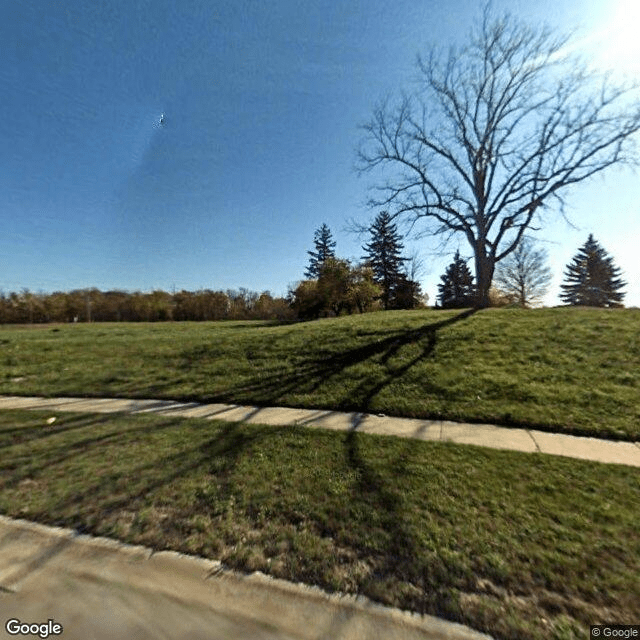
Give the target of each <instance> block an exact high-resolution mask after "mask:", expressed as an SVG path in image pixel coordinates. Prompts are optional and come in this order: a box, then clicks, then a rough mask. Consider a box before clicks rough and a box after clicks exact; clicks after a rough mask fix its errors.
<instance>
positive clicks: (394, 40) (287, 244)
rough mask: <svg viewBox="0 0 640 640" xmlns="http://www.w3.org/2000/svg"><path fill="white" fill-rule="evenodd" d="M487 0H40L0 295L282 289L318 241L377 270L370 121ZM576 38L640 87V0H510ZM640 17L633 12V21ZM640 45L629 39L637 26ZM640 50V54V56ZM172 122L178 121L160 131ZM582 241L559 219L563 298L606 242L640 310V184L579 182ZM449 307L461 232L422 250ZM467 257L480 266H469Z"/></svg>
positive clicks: (4, 104) (0, 126)
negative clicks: (366, 246)
mask: <svg viewBox="0 0 640 640" xmlns="http://www.w3.org/2000/svg"><path fill="white" fill-rule="evenodd" d="M480 4H481V3H479V2H472V1H470V0H448V1H447V2H430V1H423V2H416V1H415V0H394V2H387V1H382V0H367V1H366V2H365V1H364V0H323V1H321V0H305V1H304V2H300V0H296V1H293V0H277V1H273V2H268V1H259V0H230V1H214V0H207V1H201V0H182V1H181V2H176V1H171V2H168V1H165V0H147V1H136V2H132V1H131V0H115V1H114V0H105V1H103V2H95V1H94V0H66V1H62V2H59V3H58V2H56V3H53V2H50V1H48V0H46V1H45V0H37V1H32V0H23V1H21V2H13V3H11V2H5V3H2V5H1V8H0V43H2V45H1V47H2V55H1V56H0V82H1V83H2V87H3V100H2V101H1V102H0V139H1V140H2V146H1V148H0V219H1V221H2V233H0V255H1V256H2V259H1V265H2V266H1V268H0V289H1V290H3V291H5V292H7V291H17V290H20V289H22V288H25V287H26V288H29V289H31V290H32V291H54V290H70V289H73V288H84V287H92V286H96V287H98V288H101V289H103V290H106V289H115V288H120V289H126V290H142V291H149V290H152V289H156V288H158V289H165V290H172V289H173V288H176V289H181V288H185V289H192V290H193V289H199V288H212V289H227V288H238V287H246V288H248V289H252V290H256V291H263V290H266V289H268V290H271V291H272V292H273V293H274V294H278V295H283V294H285V293H286V291H287V288H288V286H289V285H290V284H293V283H295V282H296V281H297V280H299V279H301V278H302V277H303V272H304V269H305V267H306V265H307V262H308V256H307V254H306V251H307V250H308V249H311V248H312V244H313V233H314V230H315V229H316V228H317V227H319V226H320V225H321V224H322V223H327V224H328V225H329V227H330V228H331V229H332V231H333V234H334V237H335V239H336V241H337V253H338V255H340V256H342V257H346V258H356V259H357V258H359V257H360V256H361V254H362V250H361V246H362V244H363V242H364V241H365V238H358V237H357V236H355V235H353V234H351V233H348V232H347V231H346V227H347V221H348V220H349V219H357V220H360V221H362V222H366V221H368V220H370V219H371V218H372V217H373V216H374V215H375V214H376V213H377V211H371V210H368V209H367V208H366V206H365V202H366V200H367V197H368V191H367V188H368V186H369V185H370V182H371V180H370V178H368V177H367V176H364V177H360V176H358V175H357V173H356V172H355V171H354V164H355V149H356V148H357V145H358V142H359V140H360V139H361V136H362V131H361V130H360V129H359V125H361V124H363V123H364V122H366V121H367V120H368V119H369V117H370V115H371V112H372V108H373V107H374V105H375V103H376V102H377V101H378V100H379V99H381V98H382V97H384V96H385V95H392V96H393V95H397V94H398V93H399V92H400V91H401V90H402V89H403V88H410V86H411V82H412V79H413V78H414V76H415V66H414V62H415V59H416V55H417V54H418V53H419V52H425V51H426V50H427V48H428V46H429V44H430V43H436V44H438V43H440V44H444V45H447V44H449V43H451V42H456V41H460V40H461V39H464V38H465V36H466V34H467V33H468V31H469V29H470V27H471V24H472V21H473V20H474V19H475V18H477V16H478V13H479V9H480ZM494 6H495V8H496V9H497V10H498V11H501V10H502V9H505V8H506V9H509V10H511V11H512V12H514V13H516V14H517V15H519V16H521V17H523V18H524V19H526V20H530V21H534V22H540V21H547V22H548V23H549V24H551V25H553V26H556V27H558V28H559V29H561V30H564V31H566V30H570V29H574V28H577V36H576V37H577V42H578V44H579V46H580V47H581V49H582V50H584V51H585V52H586V53H587V55H588V56H590V57H591V58H593V59H594V60H597V61H598V63H599V64H602V65H609V66H615V67H616V68H618V69H619V70H620V69H623V70H624V71H626V72H628V73H635V74H639V75H640V70H639V69H638V68H635V69H634V68H633V65H632V64H631V62H633V61H637V60H639V59H640V50H639V49H638V46H637V42H636V41H637V37H636V35H635V33H634V31H635V29H636V27H637V24H638V21H639V20H636V19H635V18H638V19H640V14H639V13H638V11H637V10H635V3H634V2H630V1H628V0H618V1H617V2H612V1H611V0H602V1H599V0H591V1H586V2H585V1H584V0H582V1H580V2H577V1H570V0H553V1H551V0H549V1H547V0H532V1H529V2H516V1H511V2H508V1H506V0H501V1H500V0H495V1H494ZM634 11H635V13H634V14H633V15H631V12H634ZM627 32H628V33H627ZM634 47H635V48H634ZM161 114H164V124H163V125H160V123H159V121H160V117H161ZM567 213H568V215H569V217H570V218H571V220H572V222H573V223H574V224H575V225H576V226H577V227H578V228H577V229H573V228H571V227H569V226H567V224H566V223H565V222H563V221H561V220H560V219H559V214H558V212H557V211H554V210H550V211H548V212H547V216H548V219H549V223H548V225H547V226H545V228H544V229H543V230H542V232H540V233H539V234H537V237H538V238H539V239H540V240H541V241H542V242H544V243H545V246H546V247H547V248H548V250H549V253H550V265H551V267H552V269H553V271H554V274H555V276H556V277H555V280H554V283H553V285H552V288H551V292H550V295H549V297H548V299H547V302H548V303H549V304H556V303H557V302H558V300H557V293H558V289H559V284H560V281H561V278H562V270H563V268H564V266H565V265H566V264H567V263H568V262H569V261H570V260H571V258H572V257H573V255H574V254H575V253H576V251H577V249H578V247H579V246H581V245H582V244H583V243H584V242H585V240H586V238H587V236H588V234H589V233H593V234H594V235H595V237H596V239H598V240H599V241H600V243H601V244H602V245H603V246H604V248H605V249H606V250H607V251H608V252H609V253H610V254H611V255H612V256H613V258H614V260H615V262H616V264H617V265H618V266H620V267H621V268H622V270H623V272H624V276H625V278H626V280H627V281H628V282H629V285H628V287H627V298H626V300H625V302H626V304H627V305H628V306H633V305H636V306H640V258H638V249H637V247H638V240H640V176H638V175H634V174H633V173H631V172H629V171H622V172H621V171H617V170H616V171H614V172H613V173H610V174H607V175H605V176H604V177H603V178H597V179H596V180H594V181H593V182H591V183H590V184H587V185H580V186H579V187H578V188H577V189H575V190H574V192H573V194H572V197H571V198H570V200H569V208H568V210H567ZM406 244H407V252H408V253H410V252H412V251H414V250H417V251H418V253H419V256H420V258H421V259H422V261H423V263H424V266H425V272H424V274H423V275H422V277H421V282H422V284H423V288H424V290H425V291H426V293H428V294H429V296H430V297H431V301H433V300H434V299H435V296H436V293H437V289H436V286H437V282H438V281H439V276H440V274H441V273H442V272H443V271H444V269H445V267H446V265H447V264H448V263H449V262H450V261H451V256H452V255H453V253H454V252H455V250H456V249H457V248H458V246H459V247H460V250H461V253H462V254H463V255H470V250H469V249H468V247H467V246H466V244H465V242H464V240H462V239H461V240H460V243H459V244H458V243H457V242H456V241H454V242H453V243H451V244H450V246H449V247H448V248H447V255H444V256H442V255H438V254H437V251H436V250H437V247H438V242H436V241H433V240H428V239H422V240H420V241H419V242H418V241H412V240H410V239H408V240H407V242H406ZM470 264H471V263H470Z"/></svg>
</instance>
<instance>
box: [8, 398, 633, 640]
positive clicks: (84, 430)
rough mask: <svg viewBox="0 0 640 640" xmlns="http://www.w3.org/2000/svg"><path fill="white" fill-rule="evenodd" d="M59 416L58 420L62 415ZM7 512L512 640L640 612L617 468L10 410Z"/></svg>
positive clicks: (627, 499)
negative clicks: (213, 560)
mask: <svg viewBox="0 0 640 640" xmlns="http://www.w3.org/2000/svg"><path fill="white" fill-rule="evenodd" d="M50 417H56V421H55V422H53V424H47V419H48V418H50ZM0 448H1V450H2V452H3V455H2V458H1V460H0V512H2V513H3V514H5V515H8V516H11V517H22V518H27V519H29V520H35V521H38V522H43V523H47V524H53V525H61V526H67V527H73V528H77V529H79V530H80V531H83V532H89V533H92V534H95V535H105V536H110V537H115V538H119V539H121V540H124V541H127V542H130V543H138V544H144V545H148V546H151V547H154V548H156V549H166V548H168V549H175V550H178V551H183V552H188V553H195V554H199V555H202V556H207V557H212V558H219V559H221V560H222V561H223V562H224V563H225V564H226V565H227V566H229V567H233V568H236V569H240V570H246V571H254V570H261V571H263V572H265V573H268V574H271V575H273V576H276V577H280V578H285V579H288V580H293V581H303V582H305V583H308V584H316V585H319V586H321V587H323V588H325V589H328V590H337V591H342V592H351V593H361V594H365V595H367V596H369V597H371V598H373V599H375V600H377V601H379V602H383V603H386V604H389V605H395V606H399V607H402V608H404V609H409V610H412V611H417V612H420V613H430V614H434V615H437V616H441V617H444V618H448V619H450V620H455V621H459V622H463V623H465V624H469V625H470V626H472V627H474V628H476V629H478V630H482V631H485V632H487V633H490V634H492V635H494V636H495V637H496V638H499V639H501V640H502V639H504V640H506V639H512V640H533V639H535V640H550V639H551V640H553V639H554V638H555V639H560V638H562V639H570V638H587V637H588V626H589V624H596V623H605V622H612V621H613V622H617V623H637V622H638V620H640V583H639V582H638V576H639V575H640V529H639V528H638V516H639V514H640V480H639V476H638V471H637V469H633V468H631V467H625V466H620V465H604V464H599V463H593V462H586V461H580V460H572V459H567V458H560V457H552V456H546V455H543V454H525V453H517V452H508V451H496V450H490V449H481V448H478V447H471V446H459V445H453V444H450V443H437V442H420V441H408V440H404V439H400V438H392V437H383V436H371V435H366V434H359V433H356V432H351V433H336V432H327V431H321V430H309V429H304V428H302V427H300V428H298V427H266V426H260V425H241V424H228V423H223V422H215V421H205V420H195V419H185V418H170V417H167V416H157V415H156V416H152V415H137V416H123V415H86V414H55V413H52V412H36V411H1V412H0Z"/></svg>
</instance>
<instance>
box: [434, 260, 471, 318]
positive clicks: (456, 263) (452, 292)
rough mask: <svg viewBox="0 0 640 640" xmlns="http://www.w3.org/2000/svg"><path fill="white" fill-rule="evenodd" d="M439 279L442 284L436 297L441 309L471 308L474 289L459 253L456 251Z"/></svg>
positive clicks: (464, 262)
mask: <svg viewBox="0 0 640 640" xmlns="http://www.w3.org/2000/svg"><path fill="white" fill-rule="evenodd" d="M440 279H441V280H442V283H441V284H439V285H438V291H439V296H438V297H439V299H440V306H441V307H442V308H443V309H460V308H462V307H471V306H473V304H474V301H475V296H476V288H475V286H474V284H473V276H472V275H471V271H469V267H467V263H466V261H465V260H463V259H462V258H461V257H460V251H456V255H455V256H454V258H453V262H452V263H451V264H450V265H449V266H448V267H447V270H446V271H445V273H444V275H442V276H440Z"/></svg>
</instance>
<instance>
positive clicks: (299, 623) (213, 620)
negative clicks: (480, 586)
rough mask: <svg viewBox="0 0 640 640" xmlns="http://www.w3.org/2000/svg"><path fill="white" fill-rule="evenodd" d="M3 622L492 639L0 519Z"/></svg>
mask: <svg viewBox="0 0 640 640" xmlns="http://www.w3.org/2000/svg"><path fill="white" fill-rule="evenodd" d="M9 620H14V621H19V622H14V623H13V625H14V626H15V625H20V624H21V623H22V624H29V625H31V624H37V625H38V626H39V625H46V624H47V622H48V621H51V622H50V623H49V625H48V629H45V633H44V634H42V633H41V634H40V636H38V635H37V634H33V635H30V636H29V637H42V638H45V637H50V638H53V637H57V635H60V636H61V637H63V638H64V639H65V640H89V639H90V640H111V639H113V640H124V639H129V638H131V639H135V640H200V639H202V640H205V639H206V640H334V639H335V640H482V639H485V640H490V637H489V636H486V635H483V634H480V633H478V632H476V631H473V630H472V629H469V628H467V627H464V626H462V625H458V624H454V623H451V622H447V621H444V620H440V619H438V618H434V617H431V616H419V615H417V614H410V613H407V612H403V611H400V610H398V609H392V608H388V607H383V606H381V605H377V604H375V603H373V602H371V601H370V600H368V599H366V598H363V597H353V596H339V595H329V594H327V593H325V592H323V591H321V590H320V589H318V588H315V587H307V586H304V585H295V584H292V583H288V582H285V581H284V580H275V579H272V578H268V577H267V576H264V575H263V574H252V575H243V574H239V573H236V572H232V571H228V570H223V569H222V567H221V566H220V564H219V563H218V562H215V561H211V560H205V559H203V558H196V557H193V556H185V555H181V554H178V553H175V552H165V551H162V552H157V553H154V552H153V551H152V550H151V549H148V548H145V547H137V546H129V545H124V544H121V543H118V542H115V541H112V540H108V539H105V538H91V537H89V536H84V535H77V534H76V532H74V531H72V530H69V529H58V528H52V527H45V526H42V525H38V524H33V523H29V522H25V521H22V520H10V519H9V518H4V517H2V516H0V625H1V628H0V638H15V637H16V635H15V634H10V633H9V631H11V630H12V628H14V627H9V629H7V626H6V625H7V623H8V621H9ZM55 625H60V627H61V629H60V628H56V626H55ZM52 630H53V631H54V633H51V631H52ZM47 631H49V633H48V634H47ZM55 631H58V634H55ZM20 637H24V636H20Z"/></svg>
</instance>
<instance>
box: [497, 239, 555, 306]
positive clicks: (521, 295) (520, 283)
mask: <svg viewBox="0 0 640 640" xmlns="http://www.w3.org/2000/svg"><path fill="white" fill-rule="evenodd" d="M547 257H548V256H547V251H546V250H545V249H536V248H535V243H534V241H533V240H532V239H531V238H530V237H528V236H525V237H524V238H523V239H522V241H521V242H520V244H519V245H518V246H517V247H516V248H515V250H514V251H513V252H512V253H510V254H509V255H508V256H507V257H506V258H505V259H504V260H503V261H502V262H500V263H499V264H498V266H497V267H496V274H495V285H496V290H497V292H498V293H499V294H502V295H503V296H504V297H505V298H507V299H508V300H509V301H510V302H511V303H513V304H517V305H519V306H520V307H532V306H534V305H536V304H540V303H541V302H542V299H543V298H544V296H545V295H546V294H547V291H548V290H549V284H550V282H551V270H550V269H549V267H548V266H547V264H546V262H547Z"/></svg>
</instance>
